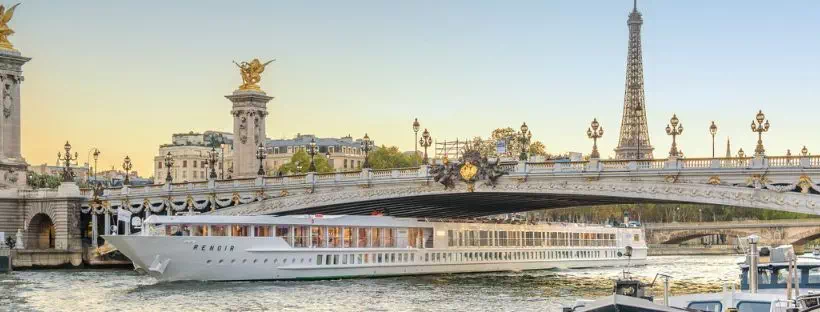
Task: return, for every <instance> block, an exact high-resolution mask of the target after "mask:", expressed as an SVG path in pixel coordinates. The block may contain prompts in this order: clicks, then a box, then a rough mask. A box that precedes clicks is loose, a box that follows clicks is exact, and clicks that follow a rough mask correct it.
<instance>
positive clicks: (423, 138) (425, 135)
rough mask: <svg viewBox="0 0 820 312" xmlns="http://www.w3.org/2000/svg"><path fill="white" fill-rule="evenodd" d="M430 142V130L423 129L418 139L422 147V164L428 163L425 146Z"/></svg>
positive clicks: (430, 143) (431, 140)
mask: <svg viewBox="0 0 820 312" xmlns="http://www.w3.org/2000/svg"><path fill="white" fill-rule="evenodd" d="M432 144H433V138H432V137H430V131H427V129H424V132H422V133H421V139H419V145H421V147H424V159H422V161H421V163H422V164H425V165H427V164H429V160H428V159H427V148H428V147H430V145H432Z"/></svg>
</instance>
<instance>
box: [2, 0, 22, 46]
mask: <svg viewBox="0 0 820 312" xmlns="http://www.w3.org/2000/svg"><path fill="white" fill-rule="evenodd" d="M18 5H20V4H19V3H18V4H15V5H13V6H11V7H10V8H9V9H8V10H6V7H5V6H3V5H0V50H11V51H16V50H15V49H14V46H13V45H12V44H11V42H9V38H8V37H9V36H11V35H13V34H14V30H12V29H11V28H9V21H11V18H12V17H13V16H14V9H15V8H17V6H18Z"/></svg>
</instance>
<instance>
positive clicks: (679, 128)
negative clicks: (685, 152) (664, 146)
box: [666, 114, 683, 157]
mask: <svg viewBox="0 0 820 312" xmlns="http://www.w3.org/2000/svg"><path fill="white" fill-rule="evenodd" d="M669 123H670V124H671V126H670V124H667V125H666V134H668V135H671V136H672V148H671V149H670V150H669V156H670V157H677V156H678V143H677V140H676V138H677V136H679V135H681V134H683V124H682V123H680V120H678V115H676V114H672V118H671V119H669Z"/></svg>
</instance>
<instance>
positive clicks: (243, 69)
mask: <svg viewBox="0 0 820 312" xmlns="http://www.w3.org/2000/svg"><path fill="white" fill-rule="evenodd" d="M275 60H276V59H273V60H270V61H267V62H265V63H262V62H260V61H259V59H256V58H255V59H253V60H251V61H250V62H242V63H237V62H236V61H234V62H233V63H234V64H236V66H237V67H239V74H240V75H242V85H240V86H239V90H242V91H262V89H261V88H259V81H261V80H262V73H263V72H264V71H265V66H268V64H270V63H272V62H273V61H275Z"/></svg>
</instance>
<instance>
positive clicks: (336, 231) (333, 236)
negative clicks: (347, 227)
mask: <svg viewBox="0 0 820 312" xmlns="http://www.w3.org/2000/svg"><path fill="white" fill-rule="evenodd" d="M340 236H341V229H340V228H338V227H329V228H327V241H328V245H327V247H328V248H339V247H342V246H341V244H340V241H339V238H340Z"/></svg>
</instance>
